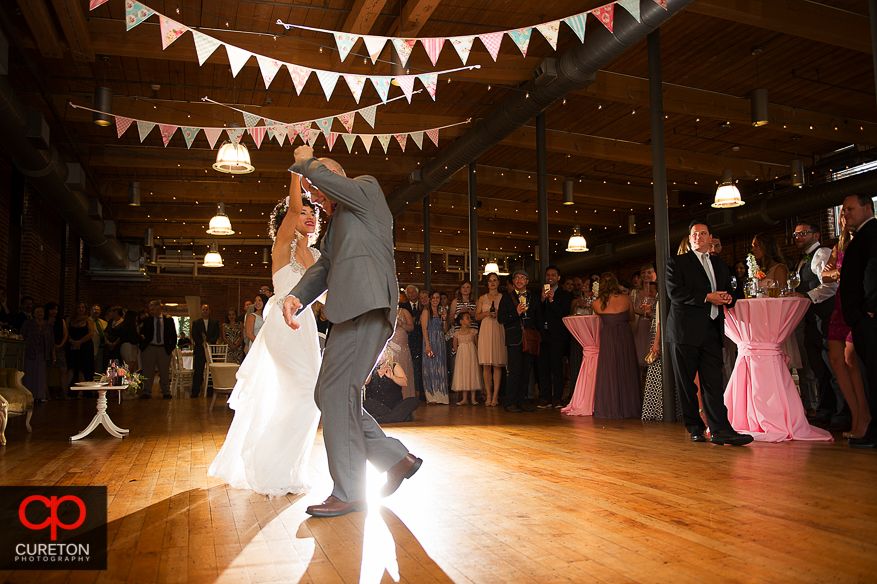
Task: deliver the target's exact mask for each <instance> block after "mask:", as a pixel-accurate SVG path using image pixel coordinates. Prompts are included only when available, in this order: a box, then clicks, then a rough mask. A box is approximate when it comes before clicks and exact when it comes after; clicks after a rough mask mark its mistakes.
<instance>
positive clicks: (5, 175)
mask: <svg viewBox="0 0 877 584" xmlns="http://www.w3.org/2000/svg"><path fill="white" fill-rule="evenodd" d="M11 180H12V168H11V167H10V166H9V162H8V161H7V160H6V159H5V158H0V232H2V233H3V235H2V236H0V286H6V285H7V284H6V277H7V271H8V266H7V262H6V258H7V256H8V254H9V233H8V231H7V230H8V228H9V219H10V217H9V203H10V196H11V195H10V186H11V185H10V182H11Z"/></svg>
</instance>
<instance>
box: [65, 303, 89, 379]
mask: <svg viewBox="0 0 877 584" xmlns="http://www.w3.org/2000/svg"><path fill="white" fill-rule="evenodd" d="M67 331H68V335H69V338H70V340H69V342H68V343H67V382H68V385H69V384H72V383H73V380H74V378H75V379H76V380H77V381H92V380H93V379H94V343H93V342H92V341H91V338H92V337H93V336H94V322H93V321H92V320H91V319H90V318H88V305H87V304H86V303H85V302H81V301H80V302H79V303H78V304H77V305H76V314H74V315H73V316H71V317H70V320H69V321H68V322H67Z"/></svg>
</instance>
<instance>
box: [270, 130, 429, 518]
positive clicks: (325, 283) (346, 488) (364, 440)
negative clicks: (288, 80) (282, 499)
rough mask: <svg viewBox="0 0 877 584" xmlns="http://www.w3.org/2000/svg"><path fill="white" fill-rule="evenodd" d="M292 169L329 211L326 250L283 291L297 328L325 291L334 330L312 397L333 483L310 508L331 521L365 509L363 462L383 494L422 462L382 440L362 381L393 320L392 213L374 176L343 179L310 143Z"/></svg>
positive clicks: (287, 313) (288, 319)
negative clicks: (380, 478) (381, 479)
mask: <svg viewBox="0 0 877 584" xmlns="http://www.w3.org/2000/svg"><path fill="white" fill-rule="evenodd" d="M290 171H292V172H294V173H296V174H299V175H301V176H303V177H304V178H305V179H306V181H307V182H305V185H306V186H308V187H309V190H310V191H311V199H312V200H313V201H314V202H315V203H316V204H318V205H320V206H321V207H322V208H323V210H324V211H325V212H326V214H327V215H329V224H328V225H327V227H326V232H325V235H324V236H323V242H322V244H321V246H320V251H321V253H322V255H321V257H320V259H319V260H317V262H316V263H315V264H314V265H313V266H311V267H310V268H308V271H307V272H306V273H305V275H304V276H302V279H301V281H299V283H298V285H296V287H295V288H293V290H292V291H291V292H290V293H289V294H288V295H287V297H286V300H285V301H284V303H283V316H284V318H285V319H286V322H287V324H289V326H291V327H292V328H293V329H297V328H298V323H297V322H296V321H295V315H296V314H298V312H299V311H300V310H301V309H302V308H303V307H307V306H309V305H310V304H311V303H313V302H314V301H315V300H316V299H317V298H318V297H319V296H321V295H322V294H323V293H324V292H326V291H327V289H328V295H327V297H326V303H325V306H324V307H323V313H324V314H325V315H326V317H327V318H328V319H329V320H330V321H331V322H332V325H333V326H332V334H331V335H329V338H328V341H327V344H326V350H325V352H324V353H323V364H322V367H321V368H320V376H319V378H318V379H317V387H316V390H315V391H314V399H315V400H316V402H317V407H319V408H320V410H321V411H322V412H323V439H324V441H325V443H326V454H327V456H328V459H329V473H330V474H331V475H332V480H333V481H335V487H334V490H333V491H332V495H331V496H330V497H329V498H328V499H326V501H325V502H323V503H322V504H320V505H312V506H310V507H308V509H307V512H308V513H309V514H310V515H313V516H314V517H335V516H338V515H344V514H345V513H350V512H352V511H360V510H362V509H365V507H366V503H365V463H366V460H369V461H371V463H372V464H373V465H374V466H375V468H377V469H378V471H381V472H383V471H387V483H386V484H385V485H384V487H383V489H382V490H381V495H382V496H384V497H386V496H388V495H391V494H392V493H394V492H395V491H396V489H397V488H399V485H400V484H401V483H402V480H403V479H406V478H410V477H411V476H412V475H413V474H414V473H415V472H417V470H418V469H419V468H420V465H421V464H422V462H423V461H422V460H420V459H419V458H416V457H415V456H414V455H412V454H410V453H409V452H408V449H407V448H405V446H404V445H403V444H402V443H401V442H399V441H398V440H396V439H395V438H388V437H387V436H386V435H385V434H384V432H383V431H382V430H381V427H380V426H379V425H378V423H377V422H375V420H374V418H372V417H371V416H370V415H369V414H368V412H366V411H365V410H363V409H362V386H363V384H364V383H365V381H366V379H368V376H369V374H370V373H371V371H372V369H373V368H374V366H375V363H376V362H377V359H378V357H379V356H380V354H381V351H382V350H383V348H384V345H385V344H386V343H387V340H388V339H389V338H390V336H391V335H392V334H393V325H394V324H395V320H396V305H397V303H398V292H397V290H398V289H399V287H398V284H397V283H396V263H395V260H394V256H393V217H392V215H391V214H390V209H389V207H387V202H386V199H385V198H384V193H383V191H382V190H381V188H380V186H379V185H378V182H377V181H376V180H375V179H374V178H373V177H370V176H360V177H357V178H355V179H349V178H347V176H346V175H345V173H344V169H342V168H341V166H340V165H339V164H338V163H337V162H335V161H334V160H331V159H328V158H321V159H319V160H317V159H315V158H314V151H313V149H312V148H311V147H309V146H299V147H298V148H297V149H296V150H295V164H293V165H292V167H290ZM303 182H304V181H303ZM308 183H309V184H308Z"/></svg>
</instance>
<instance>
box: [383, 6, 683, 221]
mask: <svg viewBox="0 0 877 584" xmlns="http://www.w3.org/2000/svg"><path fill="white" fill-rule="evenodd" d="M693 1H694V0H667V9H666V10H665V9H664V8H662V7H661V6H659V5H658V4H657V3H655V2H650V1H649V2H642V3H641V6H640V18H641V20H642V22H637V21H636V20H634V18H633V17H632V16H630V15H629V14H628V13H627V12H626V11H624V10H618V11H616V12H615V23H614V26H613V28H614V31H615V32H614V33H611V32H609V31H608V30H607V29H606V27H604V26H595V25H593V24H592V25H591V29H590V30H589V31H588V34H587V35H586V36H585V42H584V43H583V44H581V45H576V46H574V47H573V48H571V49H569V50H567V51H566V52H564V53H563V54H562V55H560V56H559V57H558V58H557V59H556V60H554V59H546V60H545V61H544V62H543V65H542V66H541V67H540V70H537V71H536V72H534V77H536V78H534V79H531V80H530V81H528V82H527V83H524V84H523V85H522V86H521V87H519V88H518V90H517V91H516V92H515V93H514V95H512V96H511V97H509V98H508V99H506V100H505V101H503V102H501V103H500V104H499V105H498V106H497V107H495V108H494V109H493V110H491V111H490V112H489V113H488V114H487V115H486V116H484V118H483V119H482V120H481V121H480V122H476V124H475V126H474V127H473V128H471V129H470V130H469V131H468V132H466V133H465V134H463V136H461V137H460V138H458V139H457V140H455V141H454V142H453V143H452V144H450V145H449V146H448V147H446V148H444V149H443V150H442V151H441V152H440V153H439V155H438V156H437V157H436V158H435V159H433V160H432V161H431V162H429V163H428V164H427V165H426V166H425V167H424V168H423V169H422V171H421V180H420V181H419V182H416V183H413V184H408V183H406V184H403V185H402V186H400V187H398V188H396V189H395V190H394V191H393V192H392V193H390V195H389V196H388V197H387V204H388V205H389V206H390V210H391V211H392V212H393V215H398V214H400V213H402V212H403V211H405V210H406V209H408V208H409V207H411V206H412V205H414V204H416V203H418V202H419V201H420V200H421V199H423V198H424V197H426V196H427V195H428V194H429V193H431V192H432V191H434V190H435V189H436V188H438V187H439V186H441V185H442V184H443V183H444V182H445V181H447V180H449V179H450V178H451V177H452V176H453V175H454V174H455V173H456V172H457V171H458V170H460V169H461V168H463V167H464V166H466V165H467V164H469V163H470V162H472V161H474V160H475V159H477V158H478V157H479V156H480V155H481V154H484V153H485V152H487V151H488V150H489V149H491V148H493V147H494V146H496V145H497V144H498V143H500V142H501V141H503V140H504V139H505V138H507V137H508V136H510V135H511V134H512V133H513V132H514V131H515V130H517V129H518V128H520V127H521V126H523V125H524V124H526V123H527V122H529V121H530V120H532V119H533V118H534V117H536V116H537V115H538V114H539V113H540V112H542V111H544V110H545V109H546V108H547V107H548V106H550V105H551V104H552V103H554V102H555V101H557V100H558V99H560V98H562V97H563V96H565V95H566V94H568V93H569V92H570V91H574V90H578V89H584V88H586V87H587V86H588V85H590V84H591V83H593V82H594V79H595V74H596V72H597V70H598V69H600V67H603V66H605V65H606V64H607V63H609V61H611V60H612V59H614V58H615V57H617V56H618V55H620V54H621V53H623V52H624V51H625V50H627V49H628V48H630V47H631V46H633V44H634V43H636V42H637V41H639V40H640V39H642V38H643V37H645V36H646V35H647V34H649V33H650V32H652V31H653V30H655V29H656V28H658V26H660V25H661V24H663V23H664V22H665V21H666V20H667V19H669V18H670V17H671V16H673V15H674V14H676V13H677V12H679V11H680V10H682V9H683V8H685V7H686V6H688V5H689V4H691V3H692V2H693ZM552 68H553V69H554V71H551V69H552ZM540 73H541V75H540ZM552 73H554V74H555V75H556V76H552Z"/></svg>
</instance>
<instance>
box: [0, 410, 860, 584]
mask: <svg viewBox="0 0 877 584" xmlns="http://www.w3.org/2000/svg"><path fill="white" fill-rule="evenodd" d="M109 413H110V415H111V416H112V418H113V421H114V422H116V423H117V424H118V425H119V426H122V427H124V428H129V429H130V430H131V434H130V438H126V439H124V440H120V439H117V438H112V437H110V436H109V435H108V434H107V433H106V432H105V431H104V429H103V428H98V429H97V430H95V432H94V433H93V434H92V435H91V436H89V437H88V438H85V439H83V440H81V441H79V442H75V443H70V442H68V441H67V437H68V436H70V435H73V434H75V433H77V432H79V431H80V430H81V429H82V428H84V427H85V426H86V425H87V423H88V422H89V420H90V419H91V417H92V416H93V415H94V400H85V401H80V402H58V401H53V402H49V403H48V404H38V405H37V407H36V412H35V414H34V417H33V427H34V433H33V434H30V435H29V434H27V433H26V432H25V431H24V423H23V420H22V419H21V418H20V417H15V418H10V420H9V426H8V428H7V431H6V435H7V438H8V445H7V446H6V447H5V449H2V450H0V484H2V485H106V486H107V487H108V491H109V526H108V537H109V545H110V554H109V560H108V569H107V570H106V571H101V572H61V571H58V572H32V571H18V572H2V573H0V579H2V580H3V581H8V582H39V583H41V584H42V583H48V582H77V583H79V582H83V583H85V582H125V583H135V582H143V583H153V582H181V583H185V582H188V583H201V582H291V583H304V582H315V583H320V584H322V583H330V582H344V583H358V582H362V583H376V582H412V583H416V584H423V583H427V582H476V583H493V582H525V583H530V582H531V583H534V584H535V583H538V584H546V583H550V582H583V583H584V582H598V583H599V582H606V583H615V582H634V583H641V584H647V583H656V582H657V583H661V582H668V583H673V584H684V583H691V584H704V583H712V582H715V583H722V584H725V583H733V582H752V583H765V582H789V583H798V582H838V583H844V584H848V583H852V582H863V583H865V582H868V583H873V582H877V452H874V451H857V450H852V449H850V448H849V447H848V446H847V445H846V441H844V440H838V441H837V442H834V443H806V442H791V443H789V442H787V443H782V444H759V443H755V444H752V445H751V446H748V447H743V448H735V447H729V446H724V447H718V446H713V445H710V444H692V443H690V442H689V441H688V435H687V434H686V432H685V429H684V427H683V426H682V425H681V424H662V423H657V422H650V423H643V422H640V421H633V420H628V421H612V420H595V419H592V418H569V417H566V416H562V415H561V414H560V413H559V411H557V410H549V411H539V412H535V413H532V414H508V413H505V412H504V411H503V410H502V409H501V408H485V407H483V406H480V407H477V408H473V407H471V406H465V407H457V406H454V405H451V406H430V407H428V408H427V407H422V408H421V409H420V410H418V411H417V421H416V422H414V423H411V424H398V425H393V426H388V427H387V431H388V433H389V434H391V435H393V436H395V437H398V438H400V439H401V440H402V441H403V442H404V443H405V444H406V445H407V446H408V447H409V448H410V449H411V451H412V452H414V453H415V454H417V455H418V456H420V457H422V458H423V459H424V464H423V467H422V468H421V470H420V472H419V473H418V474H417V475H415V476H414V477H413V478H412V479H411V480H406V481H405V482H404V483H403V485H402V487H401V488H400V489H399V491H398V492H397V493H396V494H394V495H393V496H391V497H389V498H387V499H384V500H381V499H377V498H375V499H372V503H371V505H370V509H369V511H368V512H367V513H365V512H363V513H355V514H351V515H347V516H344V517H339V518H333V519H312V518H309V517H308V516H307V515H306V514H305V512H304V510H305V507H306V506H307V505H309V504H312V503H315V502H319V501H322V500H323V499H324V498H325V497H326V496H327V495H328V494H329V492H330V484H331V481H330V479H329V475H328V470H327V465H326V455H325V451H324V449H323V444H322V435H321V434H318V435H317V444H316V446H315V447H314V452H313V456H312V459H311V479H312V481H313V482H314V489H313V490H312V491H311V493H310V494H307V495H304V496H288V497H285V498H275V499H268V498H266V497H262V496H260V495H256V494H253V493H252V492H249V491H241V490H234V489H228V488H226V487H225V486H224V485H223V484H220V483H219V482H218V481H216V480H215V479H210V478H208V477H207V468H208V466H209V465H210V462H211V461H212V460H213V457H214V455H215V454H216V452H217V450H218V449H219V448H220V446H221V445H222V442H223V440H224V439H225V433H226V430H227V429H228V426H229V424H230V423H231V419H232V415H233V412H232V411H230V410H229V409H228V408H227V407H226V406H225V405H224V398H222V397H221V398H220V399H219V400H218V403H217V405H216V407H215V409H214V411H213V412H212V413H208V412H207V403H206V401H205V400H204V399H197V400H184V399H181V400H173V401H165V400H161V399H152V400H151V401H148V402H146V401H140V400H137V401H128V402H123V403H122V404H121V405H120V404H118V403H115V402H111V403H110V406H109ZM836 438H840V437H839V436H836ZM369 480H370V483H369V489H370V491H372V492H376V491H377V489H378V488H379V487H380V484H381V483H382V482H383V477H382V476H381V475H378V474H377V473H372V474H371V476H370V479H369Z"/></svg>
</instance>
